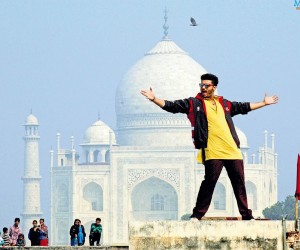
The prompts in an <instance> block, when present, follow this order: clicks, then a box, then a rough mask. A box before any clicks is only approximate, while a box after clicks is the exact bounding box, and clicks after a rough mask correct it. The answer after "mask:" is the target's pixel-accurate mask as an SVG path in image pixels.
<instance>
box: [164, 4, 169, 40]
mask: <svg viewBox="0 0 300 250" xmlns="http://www.w3.org/2000/svg"><path fill="white" fill-rule="evenodd" d="M164 12H165V16H164V19H165V23H164V25H163V28H164V35H165V36H164V37H163V39H168V29H169V25H168V24H167V21H168V16H167V13H168V11H167V7H165V11H164Z"/></svg>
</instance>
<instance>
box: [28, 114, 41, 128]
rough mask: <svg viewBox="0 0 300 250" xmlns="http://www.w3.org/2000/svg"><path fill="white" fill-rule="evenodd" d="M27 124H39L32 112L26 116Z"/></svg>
mask: <svg viewBox="0 0 300 250" xmlns="http://www.w3.org/2000/svg"><path fill="white" fill-rule="evenodd" d="M25 125H39V121H38V119H37V118H36V117H35V116H34V115H33V114H30V115H29V116H27V118H26V122H25Z"/></svg>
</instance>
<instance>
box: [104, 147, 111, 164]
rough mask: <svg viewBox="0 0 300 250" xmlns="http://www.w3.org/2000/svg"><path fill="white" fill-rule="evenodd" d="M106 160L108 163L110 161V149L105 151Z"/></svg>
mask: <svg viewBox="0 0 300 250" xmlns="http://www.w3.org/2000/svg"><path fill="white" fill-rule="evenodd" d="M105 162H107V163H109V162H110V150H107V151H106V152H105Z"/></svg>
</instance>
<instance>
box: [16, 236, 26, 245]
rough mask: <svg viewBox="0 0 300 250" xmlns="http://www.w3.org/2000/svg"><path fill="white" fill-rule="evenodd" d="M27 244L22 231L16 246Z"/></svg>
mask: <svg viewBox="0 0 300 250" xmlns="http://www.w3.org/2000/svg"><path fill="white" fill-rule="evenodd" d="M25 245H26V241H25V237H24V234H22V233H20V234H19V235H18V239H17V241H16V244H15V246H17V247H24V246H25Z"/></svg>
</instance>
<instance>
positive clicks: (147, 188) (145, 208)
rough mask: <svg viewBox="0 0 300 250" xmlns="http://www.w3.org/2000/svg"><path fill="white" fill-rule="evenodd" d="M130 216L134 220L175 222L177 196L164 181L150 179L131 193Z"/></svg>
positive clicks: (176, 216)
mask: <svg viewBox="0 0 300 250" xmlns="http://www.w3.org/2000/svg"><path fill="white" fill-rule="evenodd" d="M131 204H132V215H133V218H134V219H136V220H146V221H151V220H177V218H178V196H177V192H176V190H175V189H174V188H173V187H172V186H171V185H170V184H169V183H167V182H166V181H163V180H161V179H159V178H156V177H151V178H149V179H147V180H145V181H143V182H141V183H139V184H138V185H137V186H136V187H135V188H134V189H133V191H132V193H131Z"/></svg>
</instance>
